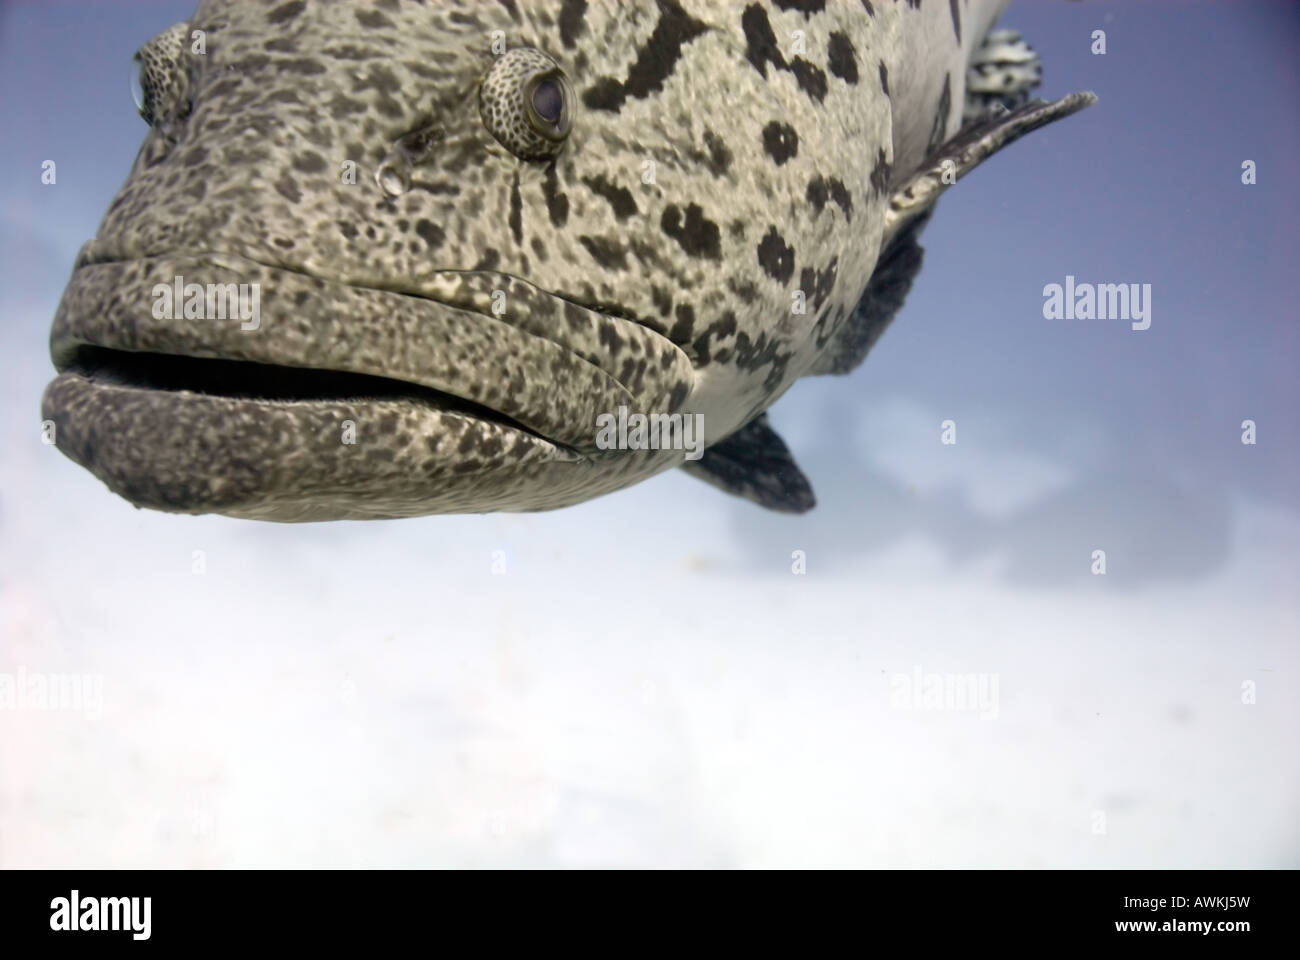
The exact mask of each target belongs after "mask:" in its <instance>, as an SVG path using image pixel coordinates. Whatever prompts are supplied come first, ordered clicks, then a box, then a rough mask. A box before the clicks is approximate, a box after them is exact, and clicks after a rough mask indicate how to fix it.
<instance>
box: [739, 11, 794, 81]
mask: <svg viewBox="0 0 1300 960" xmlns="http://www.w3.org/2000/svg"><path fill="white" fill-rule="evenodd" d="M740 26H741V29H742V30H744V31H745V57H746V58H747V59H748V60H749V62H750V63H752V64H753V65H754V69H755V70H757V71H758V72H759V73H761V74H762V75H763V78H764V79H767V65H768V64H769V63H770V64H772V65H773V66H775V67H777V68H778V69H781V70H785V69H787V67H786V63H785V57H784V56H783V55H782V54H781V48H780V47H779V46H777V43H776V34H774V33H773V32H772V22H771V21H770V20H768V19H767V11H766V10H764V9H763V8H762V7H760V6H759V5H758V4H757V3H751V4H750V5H749V6H747V7H746V8H745V12H744V13H743V14H741V15H740Z"/></svg>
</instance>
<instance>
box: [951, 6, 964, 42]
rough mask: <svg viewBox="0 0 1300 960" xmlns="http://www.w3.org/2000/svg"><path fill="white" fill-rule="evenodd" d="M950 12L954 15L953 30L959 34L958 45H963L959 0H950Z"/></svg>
mask: <svg viewBox="0 0 1300 960" xmlns="http://www.w3.org/2000/svg"><path fill="white" fill-rule="evenodd" d="M948 11H949V12H950V13H951V14H952V29H953V31H954V32H955V33H956V34H957V43H958V44H960V43H961V11H960V10H958V9H957V0H948Z"/></svg>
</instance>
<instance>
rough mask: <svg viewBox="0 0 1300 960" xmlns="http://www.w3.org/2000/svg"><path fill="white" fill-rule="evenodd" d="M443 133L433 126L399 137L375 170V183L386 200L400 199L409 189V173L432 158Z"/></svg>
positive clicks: (439, 128) (440, 128) (436, 126)
mask: <svg viewBox="0 0 1300 960" xmlns="http://www.w3.org/2000/svg"><path fill="white" fill-rule="evenodd" d="M444 136H445V131H444V130H443V129H442V127H440V126H438V125H436V124H433V125H430V126H426V127H421V128H420V129H418V130H414V131H412V132H411V133H408V134H405V135H404V136H402V137H399V138H398V140H397V142H396V143H395V144H393V149H392V150H390V151H389V152H388V156H386V157H384V159H383V162H381V163H380V164H379V167H378V169H376V170H375V183H377V184H379V189H380V190H383V191H384V193H386V194H388V196H390V197H400V196H401V195H402V194H404V193H405V192H406V191H407V190H410V189H411V170H412V168H413V167H417V166H419V165H420V164H421V163H424V162H425V161H426V160H428V159H429V157H431V156H432V155H433V152H434V149H435V148H436V147H437V145H438V144H439V143H441V142H442V140H443V137H444Z"/></svg>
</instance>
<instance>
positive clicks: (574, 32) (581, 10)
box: [560, 0, 587, 49]
mask: <svg viewBox="0 0 1300 960" xmlns="http://www.w3.org/2000/svg"><path fill="white" fill-rule="evenodd" d="M586 15H587V0H564V4H563V6H561V7H560V40H561V41H562V42H563V43H564V45H565V47H567V48H569V49H573V45H574V44H575V43H577V41H578V38H579V37H580V36H582V34H583V31H584V30H586V29H587V25H586V24H585V23H584V22H583V19H582V18H583V17H585V16H586Z"/></svg>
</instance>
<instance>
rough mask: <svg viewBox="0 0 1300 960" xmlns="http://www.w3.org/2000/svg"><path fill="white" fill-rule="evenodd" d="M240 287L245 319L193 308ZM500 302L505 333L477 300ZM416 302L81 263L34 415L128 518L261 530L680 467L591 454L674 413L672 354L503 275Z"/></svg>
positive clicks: (450, 507)
mask: <svg viewBox="0 0 1300 960" xmlns="http://www.w3.org/2000/svg"><path fill="white" fill-rule="evenodd" d="M177 278H179V283H180V291H181V293H182V297H180V298H177V297H175V296H174V295H173V291H174V290H175V289H176V284H177V282H178V280H177ZM190 284H193V285H192V286H190V288H189V289H190V294H191V296H190V297H189V298H185V297H184V296H183V295H184V293H185V288H186V285H190ZM241 285H242V287H243V289H244V290H245V291H246V293H247V296H246V297H245V300H244V301H243V306H244V307H245V308H247V306H248V300H251V299H253V296H252V294H253V291H257V295H256V301H257V302H256V311H255V313H254V311H250V310H248V309H244V310H243V311H242V312H240V311H238V310H236V309H235V305H234V302H233V297H232V299H231V302H230V303H229V304H228V306H229V307H230V309H229V310H226V311H225V312H226V314H227V316H226V317H225V318H224V319H221V318H219V317H213V316H211V313H210V311H209V310H208V308H210V307H213V306H216V304H215V303H214V302H212V301H210V300H209V299H208V294H207V291H208V290H213V289H216V290H225V291H227V292H229V293H231V294H234V293H237V292H238V291H239V290H240V288H241ZM503 286H504V287H506V288H507V289H509V291H510V296H509V298H508V299H507V300H506V302H508V303H510V304H511V307H510V309H509V311H506V312H503V313H502V315H499V316H498V315H494V314H493V313H492V312H491V309H490V307H488V306H486V305H487V304H490V303H491V297H490V295H488V294H486V293H484V292H485V291H493V290H498V291H499V290H500V289H501V288H502V287H503ZM422 290H423V291H424V293H415V292H402V291H394V290H382V289H374V288H366V287H356V286H352V285H349V284H344V283H340V282H337V281H332V280H327V279H323V278H319V277H314V276H311V275H308V274H304V273H300V272H296V271H292V270H284V269H281V268H278V267H272V266H266V265H263V264H260V263H256V262H253V261H249V260H247V259H245V258H243V257H240V256H236V255H230V254H215V253H214V254H194V255H184V256H180V255H174V256H165V257H152V258H142V259H133V260H124V261H108V262H99V263H95V262H82V263H81V265H79V267H78V268H77V270H76V271H75V272H74V274H73V278H72V281H71V282H70V284H69V286H68V289H67V291H66V292H65V294H64V298H63V300H62V302H61V303H60V305H59V309H58V311H57V314H56V317H55V322H54V327H53V331H52V333H51V355H52V357H53V359H54V363H55V367H56V369H57V370H58V371H59V376H58V377H57V378H56V379H55V380H54V381H53V382H52V383H51V384H50V386H49V387H48V388H47V390H46V393H45V397H44V399H43V403H42V416H43V418H44V419H45V420H48V421H52V422H53V424H54V427H55V436H56V442H57V445H58V447H59V448H60V449H61V450H63V451H64V452H65V453H66V454H67V455H68V456H69V457H70V458H71V459H73V460H74V461H76V462H77V463H79V464H81V465H82V466H84V467H86V468H87V469H88V470H90V471H91V472H92V473H93V474H95V476H97V477H99V478H100V479H101V480H102V481H104V482H105V483H106V484H107V485H108V486H109V487H110V489H112V490H114V491H115V492H117V493H119V494H120V495H122V496H123V497H125V498H126V499H127V500H129V501H131V502H132V503H134V504H136V505H137V506H142V507H150V508H154V509H161V510H168V511H173V512H184V513H223V514H228V515H231V516H238V517H247V518H255V519H266V520H331V519H360V518H379V517H398V516H412V515H418V514H425V513H456V512H485V511H492V510H541V509H550V508H555V507H560V506H567V505H569V504H571V503H575V502H578V501H580V500H583V499H587V498H589V497H591V496H596V495H599V494H601V493H604V492H609V491H611V490H615V489H618V488H620V487H622V486H626V485H628V484H631V483H635V482H637V481H638V480H640V479H644V478H645V477H647V476H650V475H651V474H653V473H656V472H659V471H660V470H664V469H668V468H670V467H672V466H674V465H675V464H676V463H679V462H680V458H681V453H680V452H676V453H675V456H674V451H632V450H623V451H620V450H602V449H600V448H599V447H598V446H597V445H596V437H597V428H596V422H597V418H598V417H599V416H600V415H601V414H602V413H609V412H612V411H616V410H618V409H619V408H620V407H630V408H632V409H637V408H641V409H669V408H671V407H672V406H673V405H674V404H675V405H676V407H677V408H681V407H682V405H683V404H684V402H685V400H686V395H687V393H688V390H687V389H686V388H685V387H684V386H682V383H683V382H684V381H683V378H685V377H688V376H689V363H688V362H687V361H686V360H685V358H684V357H683V356H681V355H680V351H677V350H676V348H674V347H673V346H672V345H671V344H670V343H668V342H667V341H666V340H664V338H662V337H660V336H659V335H658V334H655V333H653V332H652V331H649V330H646V329H645V328H643V327H640V326H638V325H636V324H635V323H633V322H631V321H626V320H621V319H618V318H610V317H605V316H603V315H601V314H599V313H598V312H596V311H593V310H590V309H588V308H585V307H581V306H579V305H576V304H573V303H570V302H567V301H563V300H560V299H559V298H557V297H554V296H552V295H550V294H547V293H545V292H543V291H540V290H538V289H536V288H533V287H529V286H527V285H525V284H523V283H522V281H519V280H517V279H516V278H506V277H500V276H496V275H492V274H490V273H475V272H473V271H466V272H448V273H446V274H444V275H439V276H436V277H432V276H431V277H428V278H426V280H425V281H424V285H423V287H422ZM434 290H437V291H438V292H439V293H440V294H441V296H442V297H443V298H444V299H434V298H433V297H432V296H431V295H430V291H434ZM200 291H202V293H203V297H202V303H201V304H196V301H194V299H193V297H194V296H195V295H197V294H198V293H199V292H200ZM169 300H170V301H171V305H170V308H169V307H168V303H167V302H168V301H169ZM186 302H190V303H191V304H196V305H198V306H201V307H202V308H203V310H202V311H201V312H202V313H203V316H204V317H206V319H201V318H199V317H191V318H186V317H185V315H184V309H185V305H186ZM479 306H483V307H484V310H483V312H479V310H478V309H476V307H479ZM217 312H222V311H220V310H218V311H217ZM561 321H562V322H561ZM542 330H545V331H548V332H549V336H543V335H541V334H540V333H539V332H532V331H542ZM655 404H658V405H659V406H657V407H656V406H654V405H655Z"/></svg>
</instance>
